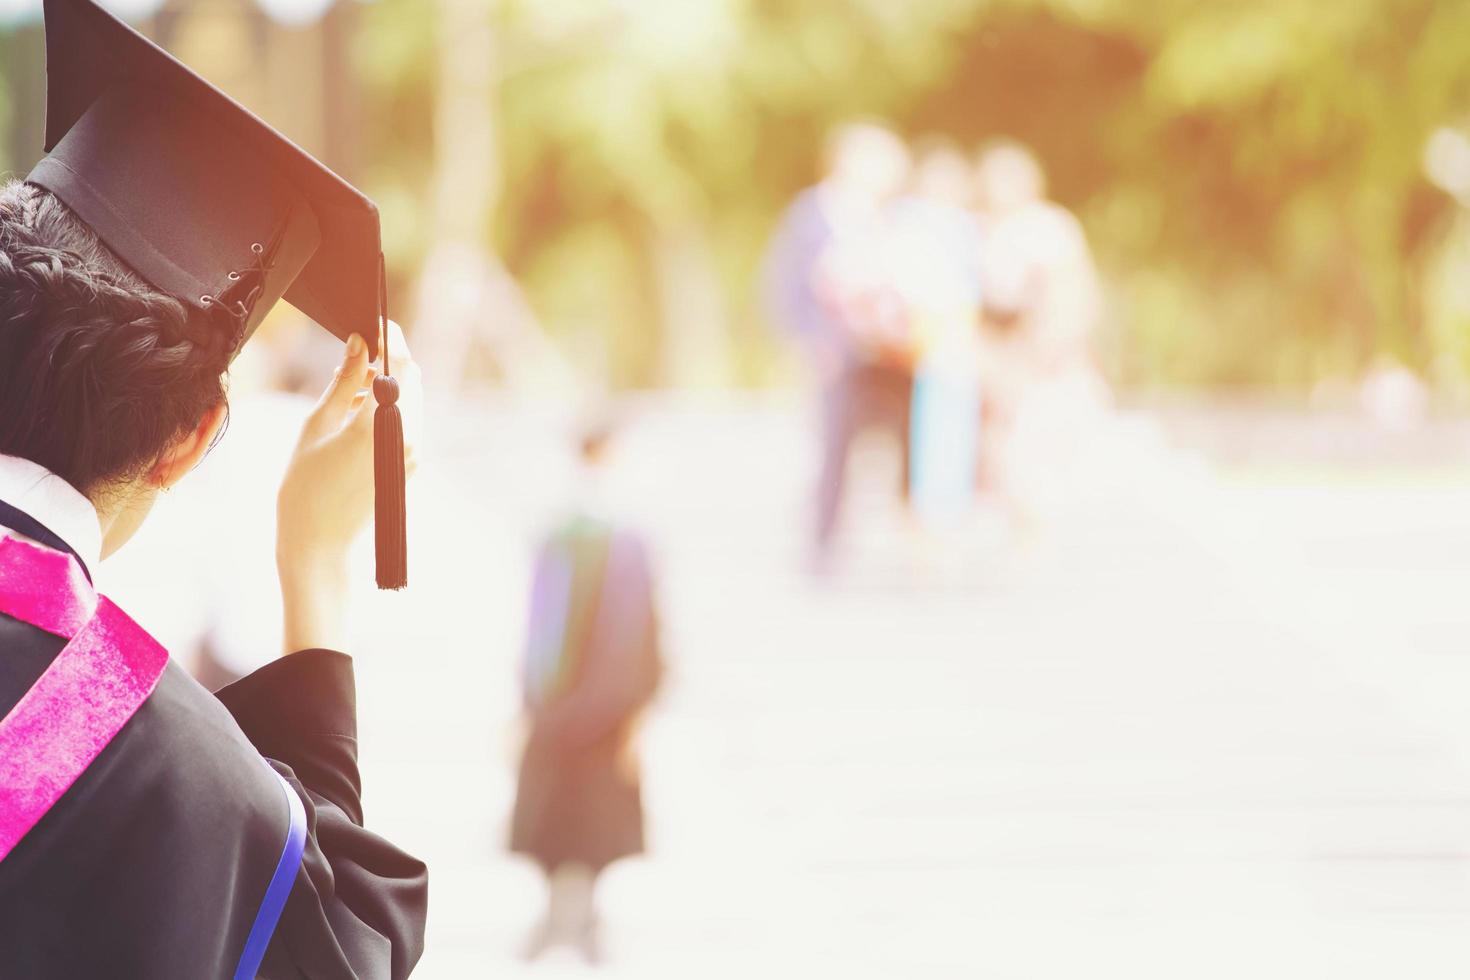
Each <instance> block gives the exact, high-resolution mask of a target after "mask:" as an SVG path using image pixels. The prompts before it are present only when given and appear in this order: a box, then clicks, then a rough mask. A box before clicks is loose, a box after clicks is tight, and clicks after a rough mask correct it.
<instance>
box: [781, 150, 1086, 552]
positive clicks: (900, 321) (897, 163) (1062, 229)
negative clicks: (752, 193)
mask: <svg viewBox="0 0 1470 980" xmlns="http://www.w3.org/2000/svg"><path fill="white" fill-rule="evenodd" d="M766 288H767V301H768V304H769V306H770V309H771V313H772V315H773V317H774V319H775V320H776V321H777V322H778V323H779V324H781V326H782V327H783V328H784V330H785V331H786V333H787V334H788V335H789V337H790V338H791V339H792V340H793V341H794V342H795V343H796V344H797V345H798V346H799V348H800V349H801V351H802V353H803V354H804V356H805V359H806V360H807V362H808V364H809V366H810V368H811V370H812V373H813V375H814V377H815V379H816V382H817V385H818V387H819V389H820V392H821V432H822V440H821V443H822V449H821V462H820V474H819V478H818V481H817V494H816V508H815V510H816V514H815V527H814V538H813V560H814V565H815V566H816V569H817V570H818V571H826V570H827V569H829V568H830V566H831V563H832V561H833V554H834V543H835V539H836V533H837V528H838V523H839V515H840V511H841V507H842V500H843V496H844V489H845V485H846V483H847V471H848V462H849V456H850V455H851V450H852V446H853V442H854V440H855V438H856V437H857V436H858V435H859V434H860V433H862V432H863V431H864V430H867V429H881V430H886V431H888V432H890V433H892V434H893V436H894V437H895V438H896V439H897V441H898V444H899V446H900V447H901V449H902V459H903V466H902V474H903V482H902V490H901V493H902V497H903V499H904V500H905V501H906V502H907V503H908V505H909V510H910V513H911V514H912V515H913V517H914V518H915V521H916V523H917V524H918V526H919V528H920V529H921V531H922V532H923V534H924V536H925V537H927V538H931V539H934V540H942V539H943V538H945V536H946V535H947V534H948V533H949V532H951V531H953V530H954V529H955V528H956V526H957V525H958V524H960V523H962V522H963V521H964V520H965V519H966V518H967V516H968V515H969V514H970V513H971V509H972V504H973V502H974V499H975V495H976V492H977V490H978V489H982V488H983V489H987V490H990V491H992V492H994V493H995V494H997V495H998V497H999V498H1000V499H1001V500H1002V501H1004V502H1005V504H1006V505H1007V507H1008V509H1009V510H1010V511H1011V513H1012V514H1014V515H1017V516H1020V517H1023V518H1024V517H1026V516H1028V515H1034V514H1036V513H1038V512H1042V511H1044V510H1045V509H1046V507H1047V505H1048V499H1047V498H1048V497H1049V496H1050V495H1052V494H1054V492H1055V488H1058V487H1060V486H1063V485H1064V484H1065V481H1066V478H1067V477H1066V473H1065V470H1066V468H1067V466H1068V465H1069V460H1070V459H1071V458H1072V457H1073V456H1075V452H1074V451H1073V450H1074V449H1075V446H1074V445H1073V443H1075V440H1076V439H1077V438H1078V433H1079V432H1080V431H1081V429H1082V428H1083V426H1080V425H1077V424H1074V423H1075V422H1076V421H1077V419H1078V418H1080V417H1081V416H1083V415H1094V416H1095V415H1096V414H1097V407H1098V406H1099V405H1101V404H1102V401H1103V397H1104V393H1105V390H1104V388H1103V385H1102V382H1101V380H1100V377H1099V375H1098V373H1097V371H1096V370H1095V367H1094V360H1093V353H1092V339H1093V334H1094V331H1095V328H1096V325H1097V320H1098V312H1099V302H1098V287H1097V279H1096V275H1095V272H1094V269H1093V265H1092V259H1091V256H1090V253H1089V251H1088V247H1087V242H1086V238H1085V236H1084V234H1083V232H1082V228H1081V225H1080V224H1079V223H1078V222H1077V220H1076V219H1075V218H1074V217H1073V216H1072V215H1071V214H1070V213H1069V212H1067V211H1066V210H1065V209H1064V208H1062V207H1061V206H1059V205H1057V204H1055V203H1053V202H1051V201H1050V200H1048V198H1047V195H1046V180H1045V176H1044V173H1043V170H1042V168H1041V166H1040V164H1039V163H1038V161H1037V160H1036V158H1035V156H1034V155H1033V154H1032V153H1031V152H1030V151H1029V150H1028V149H1027V148H1026V147H1024V146H1023V145H1021V144H1019V143H1016V142H1014V141H1010V140H996V141H993V142H990V143H987V144H985V145H984V146H982V147H980V149H979V150H978V152H977V153H976V154H974V155H973V156H971V155H970V154H967V153H966V152H965V151H964V150H962V149H961V148H960V147H959V146H957V145H956V144H955V143H954V142H952V141H950V140H948V139H945V138H942V137H926V138H924V139H921V140H918V141H915V142H914V143H912V144H906V143H905V142H904V141H903V140H902V139H900V138H899V137H898V136H897V135H896V134H895V133H893V132H891V131H890V130H888V129H887V128H885V127H884V126H882V125H879V124H877V123H872V122H858V123H851V124H848V125H845V126H843V127H841V128H839V129H838V130H837V131H836V132H835V133H834V134H833V135H832V137H831V139H830V143H829V147H828V151H827V157H826V172H825V174H824V175H823V177H822V178H821V180H820V181H819V182H818V183H817V184H816V185H815V186H814V187H811V188H810V189H808V190H806V191H804V192H803V193H802V194H801V195H800V196H798V197H797V199H796V200H795V201H794V202H793V203H792V204H791V206H790V208H789V209H788V211H787V213H786V215H785V217H784V219H783V221H782V223H781V225H780V227H779V228H778V230H777V232H776V235H775V238H774V240H773V242H772V244H771V247H770V250H769V253H768V256H767V260H766Z"/></svg>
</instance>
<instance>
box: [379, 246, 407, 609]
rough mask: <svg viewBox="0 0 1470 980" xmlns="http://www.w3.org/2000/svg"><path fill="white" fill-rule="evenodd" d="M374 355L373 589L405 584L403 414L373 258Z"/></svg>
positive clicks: (382, 283)
mask: <svg viewBox="0 0 1470 980" xmlns="http://www.w3.org/2000/svg"><path fill="white" fill-rule="evenodd" d="M378 263H379V265H378V311H379V319H380V320H381V331H382V332H381V334H380V340H379V346H378V350H379V352H380V353H381V355H382V358H383V373H382V374H381V375H379V376H378V377H376V378H374V379H373V398H374V399H375V400H376V401H377V403H378V407H377V410H376V411H375V412H374V414H373V503H374V531H375V534H376V537H377V552H378V554H377V559H378V561H377V565H378V588H380V589H401V588H403V587H404V586H406V585H408V501H407V487H406V485H405V484H406V483H407V477H406V474H405V473H404V469H403V413H402V412H401V411H400V410H399V408H398V381H397V380H396V379H395V378H394V377H393V376H392V373H391V371H392V366H391V365H390V364H389V361H388V286H387V282H386V277H385V276H384V274H383V267H382V256H381V255H379V257H378Z"/></svg>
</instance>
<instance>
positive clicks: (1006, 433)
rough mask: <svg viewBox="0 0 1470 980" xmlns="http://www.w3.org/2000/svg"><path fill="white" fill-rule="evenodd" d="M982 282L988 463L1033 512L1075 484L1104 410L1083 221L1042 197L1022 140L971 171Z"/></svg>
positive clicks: (1092, 276) (996, 150) (1003, 144)
mask: <svg viewBox="0 0 1470 980" xmlns="http://www.w3.org/2000/svg"><path fill="white" fill-rule="evenodd" d="M976 178H977V179H976V184H977V188H976V189H977V196H978V199H979V200H978V204H979V216H980V222H981V223H980V229H981V238H980V265H981V276H982V277H983V279H984V282H985V306H984V309H985V322H986V325H987V327H988V328H989V329H988V330H987V331H986V333H985V337H986V345H985V355H984V364H985V371H984V374H983V382H984V388H985V393H986V394H985V399H986V410H987V412H986V414H987V418H988V419H990V421H991V428H990V430H989V431H990V433H991V438H990V439H988V440H987V446H992V447H993V448H994V449H995V453H994V454H993V455H992V454H991V453H989V452H987V457H988V459H987V463H988V464H991V465H992V466H993V469H994V475H995V476H996V477H997V478H998V482H999V484H1000V488H1001V490H1002V492H1003V494H1004V495H1005V496H1006V497H1008V498H1009V499H1010V502H1011V503H1012V504H1013V505H1015V506H1017V507H1019V508H1021V509H1022V511H1023V512H1026V513H1028V514H1029V515H1031V516H1035V515H1037V514H1038V513H1040V512H1042V511H1047V510H1051V509H1054V508H1055V506H1056V504H1058V503H1059V499H1058V496H1059V494H1063V493H1066V492H1067V491H1068V489H1069V487H1070V486H1071V485H1072V484H1071V481H1070V480H1069V479H1068V476H1069V474H1068V472H1067V471H1068V470H1070V469H1071V468H1072V467H1073V466H1074V464H1075V463H1076V462H1077V459H1078V457H1079V456H1080V453H1081V450H1082V449H1083V448H1084V447H1085V445H1086V443H1087V439H1088V437H1089V436H1088V432H1089V430H1090V428H1091V424H1092V423H1094V422H1095V421H1096V420H1097V419H1099V418H1100V417H1101V415H1102V409H1103V406H1104V405H1105V403H1106V400H1107V392H1106V387H1105V385H1104V384H1103V381H1102V378H1101V376H1100V375H1099V374H1098V372H1097V370H1096V367H1095V365H1094V362H1093V357H1092V347H1091V345H1092V337H1093V333H1094V331H1095V329H1096V327H1097V324H1098V319H1099V313H1100V303H1099V293H1098V284H1097V274H1096V271H1095V269H1094V267H1093V264H1092V255H1091V252H1090V250H1089V249H1088V247H1087V238H1086V235H1085V234H1084V232H1083V230H1082V225H1081V224H1080V223H1079V222H1078V221H1077V219H1076V218H1075V217H1073V216H1072V214H1071V213H1070V212H1068V211H1067V210H1066V209H1065V208H1063V207H1062V206H1060V205H1058V204H1055V203H1053V202H1051V201H1049V200H1047V198H1046V177H1045V175H1044V174H1043V172H1042V169H1041V165H1040V164H1039V163H1038V162H1037V160H1036V158H1035V156H1033V155H1032V153H1031V151H1030V150H1029V149H1027V148H1026V147H1025V146H1023V145H1021V144H1020V143H1016V142H1013V141H1009V140H1001V141H996V142H994V143H991V144H988V145H987V146H985V147H983V148H982V149H981V152H980V157H979V163H978V167H977V174H976Z"/></svg>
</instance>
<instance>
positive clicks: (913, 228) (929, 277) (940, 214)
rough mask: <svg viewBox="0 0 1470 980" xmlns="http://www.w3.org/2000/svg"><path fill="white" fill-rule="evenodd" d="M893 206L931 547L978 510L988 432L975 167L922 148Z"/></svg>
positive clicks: (935, 146)
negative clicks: (983, 434) (979, 465)
mask: <svg viewBox="0 0 1470 980" xmlns="http://www.w3.org/2000/svg"><path fill="white" fill-rule="evenodd" d="M916 157H917V162H916V164H915V167H914V175H913V181H912V183H911V188H910V193H909V194H908V195H906V196H905V197H902V198H900V199H899V200H898V201H897V202H895V204H894V206H893V221H892V225H893V230H892V260H891V265H892V269H893V275H894V279H895V282H896V284H897V289H898V293H899V297H900V299H901V301H902V303H903V307H904V311H905V315H906V318H907V320H908V323H909V328H910V334H911V341H912V344H913V350H914V394H913V408H912V416H913V418H912V426H911V429H912V433H911V435H910V440H911V451H910V456H911V461H910V464H909V477H910V485H909V493H910V500H911V503H912V505H913V510H914V514H915V516H916V517H917V519H918V521H919V523H920V527H921V530H922V531H923V532H924V533H925V537H926V538H928V539H930V543H938V541H939V540H940V539H941V538H942V537H946V536H947V532H951V531H953V530H955V529H956V528H955V525H956V524H957V522H958V521H960V520H961V519H962V518H963V517H964V516H965V515H966V514H967V513H968V511H969V506H970V504H971V502H972V500H973V497H974V492H975V468H976V452H977V449H978V445H977V440H978V439H979V435H980V433H979V424H980V376H979V375H980V336H979V328H980V317H979V313H980V285H981V284H980V236H979V229H978V227H977V225H976V222H975V218H974V216H973V215H972V214H971V212H970V211H969V205H970V198H971V196H972V195H971V193H970V191H971V176H970V164H969V161H968V160H967V159H966V158H965V156H964V154H962V153H961V152H960V151H959V150H958V149H957V148H955V147H954V145H953V144H951V143H949V142H948V141H944V140H940V139H931V140H929V141H927V143H926V144H921V146H920V147H919V148H918V150H917V153H916Z"/></svg>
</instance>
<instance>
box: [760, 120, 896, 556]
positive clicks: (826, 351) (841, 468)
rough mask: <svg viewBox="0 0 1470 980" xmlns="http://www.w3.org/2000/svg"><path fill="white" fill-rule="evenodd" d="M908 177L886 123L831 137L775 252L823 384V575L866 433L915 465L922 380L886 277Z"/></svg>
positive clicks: (782, 287)
mask: <svg viewBox="0 0 1470 980" xmlns="http://www.w3.org/2000/svg"><path fill="white" fill-rule="evenodd" d="M907 172H908V151H907V149H906V148H905V147H904V145H903V142H902V141H901V140H899V138H898V137H897V136H895V135H894V134H893V133H892V132H890V131H889V130H887V129H885V128H883V127H882V126H879V125H876V124H873V123H851V124H848V125H846V126H843V127H841V128H839V129H838V130H837V131H836V132H835V133H834V134H833V136H832V137H831V139H830V140H829V143H828V149H827V174H826V176H825V177H823V178H822V180H821V182H820V183H818V184H817V185H816V186H815V187H812V188H809V189H808V190H806V191H804V192H802V194H801V195H799V196H798V197H797V198H796V200H795V201H794V202H793V203H792V204H791V207H790V208H789V209H788V210H787V212H786V215H785V217H784V218H783V219H782V222H781V225H780V227H779V229H778V230H777V232H776V235H775V238H774V240H773V241H772V243H771V247H770V250H769V252H768V254H767V257H766V270H765V272H766V289H767V301H768V304H769V306H770V309H771V313H772V315H773V317H774V318H775V319H776V320H777V321H778V322H779V323H780V324H781V325H782V326H783V327H784V328H785V330H786V331H787V333H788V334H789V335H790V336H791V337H792V339H793V340H795V341H796V342H797V343H798V344H800V345H801V347H802V349H803V351H804V353H805V354H806V356H807V359H808V361H809V362H810V365H811V368H812V371H813V374H814V375H815V377H816V380H817V384H818V386H819V388H820V390H821V398H822V408H821V423H822V424H821V432H822V461H821V471H820V476H819V479H818V486H817V499H816V527H815V533H814V556H813V557H814V562H815V565H816V567H817V568H818V570H825V569H826V568H827V567H829V565H830V561H831V553H832V544H833V537H834V533H835V531H836V528H837V519H838V512H839V510H840V507H841V503H842V496H843V489H844V485H845V483H846V475H847V457H848V454H849V450H850V449H851V446H852V442H853V439H854V437H855V436H856V435H857V434H858V432H859V431H861V430H862V429H864V428H869V427H881V428H883V429H886V430H888V431H890V432H892V433H893V434H894V435H895V437H896V438H897V439H898V441H899V443H900V445H901V447H902V449H903V458H904V461H905V470H906V469H907V460H908V429H909V403H910V398H911V392H912V387H913V376H912V373H911V370H910V366H909V359H908V351H907V346H906V338H905V336H904V330H903V323H902V317H901V310H900V309H899V305H898V302H897V298H896V296H895V295H894V293H893V290H892V288H891V284H890V282H889V278H888V272H889V270H888V265H887V259H888V257H889V255H890V252H889V250H888V249H889V242H888V238H887V235H886V232H887V230H888V228H887V219H888V214H887V206H888V205H889V203H890V202H891V201H892V199H893V196H894V195H895V194H896V193H897V192H898V190H899V189H900V187H901V186H902V184H903V181H904V179H905V176H906V174H907ZM906 484H907V477H906V476H905V485H906Z"/></svg>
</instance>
